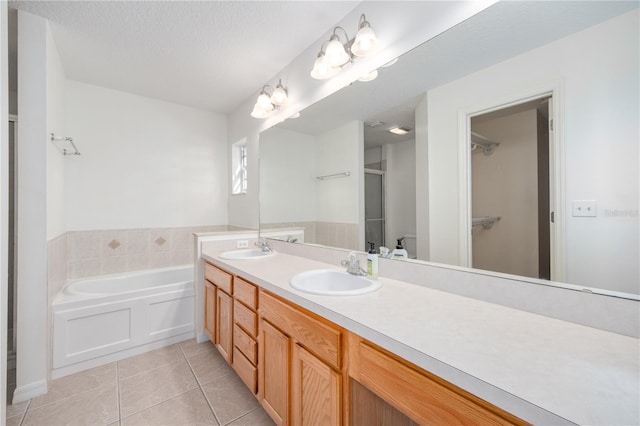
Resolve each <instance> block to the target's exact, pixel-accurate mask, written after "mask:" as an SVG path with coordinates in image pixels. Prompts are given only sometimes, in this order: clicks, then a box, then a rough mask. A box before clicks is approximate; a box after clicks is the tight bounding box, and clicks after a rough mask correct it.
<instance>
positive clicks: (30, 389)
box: [12, 380, 47, 405]
mask: <svg viewBox="0 0 640 426" xmlns="http://www.w3.org/2000/svg"><path fill="white" fill-rule="evenodd" d="M45 393H47V381H46V380H40V381H38V382H34V383H29V384H28V385H24V386H18V387H16V390H14V391H13V401H12V404H14V405H15V404H18V403H20V402H24V401H28V400H30V399H31V398H35V397H36V396H40V395H44V394H45Z"/></svg>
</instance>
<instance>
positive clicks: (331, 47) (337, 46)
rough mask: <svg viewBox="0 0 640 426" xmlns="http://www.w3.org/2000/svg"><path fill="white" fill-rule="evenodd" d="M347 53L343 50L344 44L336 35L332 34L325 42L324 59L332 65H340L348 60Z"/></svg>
mask: <svg viewBox="0 0 640 426" xmlns="http://www.w3.org/2000/svg"><path fill="white" fill-rule="evenodd" d="M349 59H350V58H349V54H348V53H347V52H346V50H344V46H343V45H342V43H341V42H340V39H339V38H338V36H337V35H335V34H334V35H332V36H331V38H330V39H329V44H327V47H326V50H325V55H324V61H325V62H326V63H327V64H328V65H329V66H332V67H341V66H342V65H344V64H346V63H347V62H349Z"/></svg>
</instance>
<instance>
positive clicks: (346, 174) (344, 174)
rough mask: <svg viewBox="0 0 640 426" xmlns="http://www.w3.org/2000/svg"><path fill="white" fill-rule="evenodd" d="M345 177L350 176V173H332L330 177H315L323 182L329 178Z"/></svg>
mask: <svg viewBox="0 0 640 426" xmlns="http://www.w3.org/2000/svg"><path fill="white" fill-rule="evenodd" d="M347 176H351V172H342V173H334V174H332V175H324V176H317V177H316V179H318V180H325V179H330V178H336V177H347Z"/></svg>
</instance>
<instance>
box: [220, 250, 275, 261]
mask: <svg viewBox="0 0 640 426" xmlns="http://www.w3.org/2000/svg"><path fill="white" fill-rule="evenodd" d="M276 254H278V252H277V251H273V250H272V251H262V250H260V249H240V250H230V251H225V252H222V253H220V255H218V257H219V258H220V259H227V260H248V259H264V258H265V257H271V256H275V255H276Z"/></svg>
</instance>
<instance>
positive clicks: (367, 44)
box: [351, 21, 380, 56]
mask: <svg viewBox="0 0 640 426" xmlns="http://www.w3.org/2000/svg"><path fill="white" fill-rule="evenodd" d="M379 48H380V43H379V42H378V39H377V38H376V34H375V33H374V32H373V30H372V29H371V27H370V26H369V23H368V22H367V21H364V22H363V23H362V24H361V25H360V30H359V31H358V34H356V38H355V40H354V42H353V46H351V53H353V54H354V55H356V56H369V55H372V54H374V53H376V52H377V51H378V49H379Z"/></svg>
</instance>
